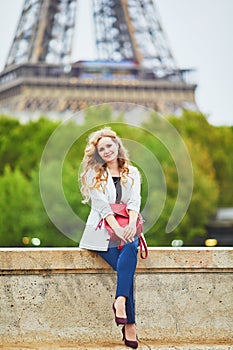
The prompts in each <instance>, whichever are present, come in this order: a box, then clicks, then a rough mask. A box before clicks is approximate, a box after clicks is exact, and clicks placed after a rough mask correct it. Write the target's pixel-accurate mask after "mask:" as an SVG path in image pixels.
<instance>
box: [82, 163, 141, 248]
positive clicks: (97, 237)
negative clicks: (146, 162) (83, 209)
mask: <svg viewBox="0 0 233 350" xmlns="http://www.w3.org/2000/svg"><path fill="white" fill-rule="evenodd" d="M107 171H108V181H107V185H106V188H105V193H103V192H102V191H101V190H97V189H91V190H89V191H90V199H91V211H90V214H89V216H88V218H87V222H86V226H85V229H84V232H83V235H82V238H81V241H80V244H79V247H80V248H85V249H89V250H101V251H106V250H108V245H109V234H108V232H107V230H106V228H105V227H104V225H102V227H101V228H100V229H99V228H98V229H96V227H97V225H98V223H99V222H100V220H101V219H102V218H103V219H104V218H105V217H106V216H108V215H109V214H113V212H112V209H111V207H110V204H112V203H115V201H116V188H115V185H114V183H113V179H112V176H111V174H110V172H109V170H107ZM95 175H96V173H95V171H94V170H90V171H89V172H88V174H87V177H86V181H87V183H88V184H89V185H91V184H93V182H92V181H93V179H94V177H95ZM132 179H133V180H132ZM121 187H122V197H121V202H122V203H125V204H126V205H127V209H131V210H135V211H137V212H139V211H140V205H141V194H140V193H141V180H140V174H139V171H138V169H137V168H135V167H134V166H129V179H128V181H127V182H126V183H124V184H122V186H121Z"/></svg>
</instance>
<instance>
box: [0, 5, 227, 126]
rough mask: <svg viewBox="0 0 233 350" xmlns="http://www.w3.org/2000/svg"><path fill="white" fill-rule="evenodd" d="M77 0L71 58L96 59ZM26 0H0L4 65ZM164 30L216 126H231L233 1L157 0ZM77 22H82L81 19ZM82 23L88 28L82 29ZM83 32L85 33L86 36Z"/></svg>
mask: <svg viewBox="0 0 233 350" xmlns="http://www.w3.org/2000/svg"><path fill="white" fill-rule="evenodd" d="M90 1H91V0H79V7H78V9H79V11H78V12H79V13H80V14H81V15H80V18H79V26H78V28H77V31H76V33H77V34H76V37H75V40H76V42H78V45H77V46H76V47H77V48H78V49H77V52H78V54H77V53H74V55H73V58H74V59H75V60H76V59H84V58H86V59H91V58H94V50H93V45H92V42H93V38H92V33H91V30H90V28H91V22H90V16H88V15H89V6H88V4H89V3H90ZM23 2H24V0H0V70H2V69H3V66H4V62H5V60H6V57H7V54H8V51H9V48H10V45H11V42H12V40H13V37H14V32H15V30H16V26H17V22H18V19H19V16H20V12H21V9H22V5H23ZM155 2H156V4H157V8H158V11H159V14H160V19H161V23H162V26H163V29H164V31H165V33H166V36H167V38H168V42H169V45H170V47H171V49H172V52H173V55H174V57H175V59H176V62H177V64H178V66H179V67H180V68H195V69H196V74H195V80H196V82H197V84H198V88H197V91H196V101H197V104H198V106H199V108H200V110H201V111H202V112H204V113H205V114H206V115H207V116H208V120H209V122H210V123H212V124H214V125H233V68H232V64H233V0H156V1H155ZM77 23H78V21H77ZM83 28H85V29H84V30H83ZM83 33H85V35H83Z"/></svg>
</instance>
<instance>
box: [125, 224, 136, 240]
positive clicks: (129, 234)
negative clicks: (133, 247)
mask: <svg viewBox="0 0 233 350" xmlns="http://www.w3.org/2000/svg"><path fill="white" fill-rule="evenodd" d="M124 229H125V230H124V235H123V236H124V238H125V240H126V241H128V242H133V241H134V236H135V234H136V231H137V227H136V221H134V222H130V223H129V224H128V225H127V226H126V227H125V228H124Z"/></svg>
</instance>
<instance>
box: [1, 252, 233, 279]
mask: <svg viewBox="0 0 233 350" xmlns="http://www.w3.org/2000/svg"><path fill="white" fill-rule="evenodd" d="M111 271H112V270H111V268H110V267H109V266H108V265H107V264H106V263H105V262H104V261H103V260H102V259H101V258H100V257H99V256H98V255H97V254H96V253H95V252H90V251H87V250H83V249H79V248H1V249H0V274H2V275H5V274H46V275H48V274H56V273H109V272H111ZM220 271H221V272H233V248H231V247H223V248H222V247H221V248H220V247H217V248H216V247H215V248H209V249H207V248H205V247H200V248H199V247H198V248H197V247H195V248H193V247H189V248H167V247H164V248H162V247H156V248H155V247H150V248H149V257H148V259H146V260H143V259H141V258H139V261H138V265H137V272H140V273H143V272H146V273H154V272H161V273H162V272H220Z"/></svg>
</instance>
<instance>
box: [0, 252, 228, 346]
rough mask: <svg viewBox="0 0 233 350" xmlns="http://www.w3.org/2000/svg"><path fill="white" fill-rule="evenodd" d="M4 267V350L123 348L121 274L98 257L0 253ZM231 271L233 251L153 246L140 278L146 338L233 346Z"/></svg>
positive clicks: (0, 291)
mask: <svg viewBox="0 0 233 350" xmlns="http://www.w3.org/2000/svg"><path fill="white" fill-rule="evenodd" d="M0 269H1V277H0V296H1V299H0V344H1V345H2V347H3V348H7V346H8V347H10V346H18V347H20V346H24V347H27V346H28V347H29V346H31V347H32V348H34V349H35V348H37V347H38V346H40V344H42V345H44V344H45V343H46V344H53V346H55V345H57V346H61V345H62V346H75V345H77V344H79V345H80V344H86V345H85V346H87V348H88V344H89V345H90V347H91V345H93V344H95V345H96V344H109V343H112V344H115V345H117V344H121V337H120V330H119V328H117V327H116V326H115V323H114V319H113V312H112V309H111V306H112V302H113V299H114V293H115V280H116V275H115V273H114V272H113V271H112V270H111V269H110V268H109V267H108V265H107V264H106V263H105V262H104V261H102V259H101V258H100V257H98V256H97V255H96V254H95V253H93V252H88V251H85V250H80V249H73V248H70V249H69V248H68V249H67V248H55V249H47V248H46V249H43V248H42V249H39V248H34V249H28V248H26V249H1V250H0ZM232 272H233V249H232V248H211V249H209V250H207V249H205V248H179V249H176V248H172V249H170V248H150V252H149V258H148V259H147V260H145V261H144V260H141V259H139V263H138V267H137V273H136V276H135V301H136V315H137V329H138V335H139V338H140V339H141V340H142V341H143V342H144V343H147V342H153V343H155V342H156V343H157V344H172V345H173V346H174V344H227V345H230V344H232V343H233V341H232V335H233V333H232V330H233V290H232V287H233V277H232ZM1 345H0V348H1ZM50 348H51V347H50ZM97 348H98V346H97Z"/></svg>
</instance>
